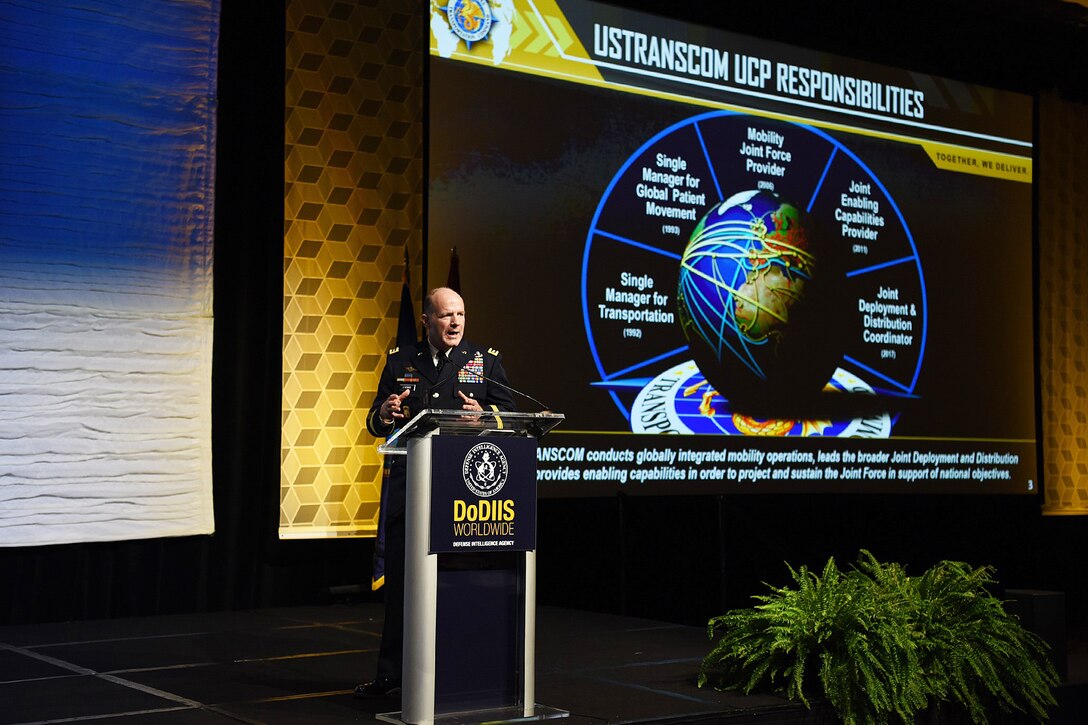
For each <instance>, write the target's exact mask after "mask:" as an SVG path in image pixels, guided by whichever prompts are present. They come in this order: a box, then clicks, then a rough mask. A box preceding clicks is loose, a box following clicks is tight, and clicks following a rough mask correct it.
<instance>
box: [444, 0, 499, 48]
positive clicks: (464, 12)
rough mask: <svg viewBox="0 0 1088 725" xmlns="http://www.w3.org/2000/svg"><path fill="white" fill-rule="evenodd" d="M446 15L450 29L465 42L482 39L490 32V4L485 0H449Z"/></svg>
mask: <svg viewBox="0 0 1088 725" xmlns="http://www.w3.org/2000/svg"><path fill="white" fill-rule="evenodd" d="M446 17H448V18H449V21H450V30H452V31H453V32H454V33H455V34H456V35H458V36H459V37H461V38H462V39H464V41H465V42H466V43H470V44H471V43H475V42H477V41H480V40H483V39H484V38H486V37H487V34H488V33H489V32H491V5H490V4H488V2H487V0H450V2H449V3H448V4H447V5H446Z"/></svg>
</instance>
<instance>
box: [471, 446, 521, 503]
mask: <svg viewBox="0 0 1088 725" xmlns="http://www.w3.org/2000/svg"><path fill="white" fill-rule="evenodd" d="M461 473H462V475H463V476H464V479H465V485H466V486H468V490H469V491H472V492H473V493H474V494H476V495H477V496H479V497H480V498H489V497H491V496H494V495H495V494H496V493H498V492H499V491H500V490H501V489H502V487H503V486H504V485H505V484H506V478H507V476H508V475H509V473H510V465H509V463H508V462H507V460H506V454H505V453H503V451H502V449H501V448H499V447H498V446H497V445H495V444H494V443H479V444H477V445H475V446H473V447H472V448H470V449H469V451H468V453H466V454H465V462H464V465H462V466H461Z"/></svg>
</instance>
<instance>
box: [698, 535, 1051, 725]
mask: <svg viewBox="0 0 1088 725" xmlns="http://www.w3.org/2000/svg"><path fill="white" fill-rule="evenodd" d="M787 566H788V565H787ZM789 571H790V574H791V576H792V578H793V582H794V585H795V586H793V587H792V588H791V587H781V588H777V587H769V588H770V590H771V591H770V593H769V594H763V595H757V596H756V597H754V599H755V600H756V601H757V602H758V603H757V604H756V605H755V606H753V607H751V608H748V609H736V610H732V611H730V612H727V613H725V614H723V615H721V616H719V617H715V618H713V619H711V620H710V623H709V625H708V634H709V636H710V637H711V638H712V639H713V638H715V637H717V641H716V643H715V645H714V647H713V648H712V650H711V651H710V653H709V654H707V656H706V657H705V658H704V660H703V663H702V667H701V669H700V672H699V686H700V687H702V686H705V685H708V684H713V685H714V686H716V687H719V688H721V689H735V690H741V691H743V692H752V691H753V690H756V689H772V690H777V691H781V692H784V693H785V695H786V696H787V697H789V698H790V699H794V700H800V701H801V702H804V703H805V704H806V705H808V704H809V701H808V697H809V696H810V695H811V694H813V693H818V694H822V696H824V697H826V698H827V700H828V701H829V702H830V703H831V705H832V706H833V707H834V708H835V710H836V711H837V712H838V714H839V716H840V717H841V718H842V720H843V721H844V722H845V723H848V724H850V723H866V724H868V723H888V722H893V721H894V722H904V723H906V722H913V721H914V717H915V714H916V713H918V712H921V711H923V710H925V709H926V708H927V707H930V706H931V705H937V704H939V703H957V704H959V705H960V706H962V707H963V708H964V710H965V711H966V712H967V713H968V714H969V715H970V717H971V719H972V721H973V722H976V723H987V722H988V721H989V714H990V713H992V712H993V711H994V709H995V708H997V709H999V710H1001V711H1003V712H1012V711H1018V712H1023V713H1027V714H1028V715H1030V716H1032V717H1034V718H1035V719H1036V720H1039V721H1043V720H1046V719H1047V717H1048V715H1047V707H1048V706H1050V705H1054V704H1055V700H1054V696H1053V693H1052V692H1051V688H1053V687H1054V686H1056V685H1057V683H1058V676H1057V673H1056V672H1055V670H1054V667H1053V665H1051V663H1050V661H1049V660H1048V659H1047V658H1046V649H1047V646H1046V644H1045V643H1044V642H1043V641H1042V640H1041V639H1039V638H1038V637H1037V636H1036V635H1034V634H1032V633H1031V632H1028V631H1027V630H1025V629H1024V628H1023V627H1022V626H1021V625H1020V623H1019V621H1018V620H1017V619H1016V618H1015V617H1013V616H1012V615H1010V614H1008V612H1007V611H1006V610H1005V608H1004V607H1003V606H1002V604H1001V601H1000V600H998V599H996V598H995V597H993V596H992V595H991V594H990V593H989V592H988V591H987V587H988V586H990V585H992V584H994V583H995V580H994V578H993V570H992V569H991V568H990V567H980V568H973V567H971V566H969V565H967V564H964V563H962V562H952V561H945V562H941V563H940V564H937V565H936V566H934V567H933V568H931V569H929V570H928V571H926V572H925V573H924V574H923V575H922V576H920V577H910V576H908V575H907V573H906V570H905V569H904V568H903V567H902V566H901V565H899V564H894V563H882V562H880V561H878V560H877V559H876V557H874V556H873V555H872V554H871V553H869V552H868V551H862V552H861V554H860V555H859V557H858V563H857V565H856V566H855V567H853V568H852V569H851V570H849V571H845V572H844V571H841V570H840V569H839V568H838V567H837V566H836V564H835V560H834V559H829V560H828V561H827V564H826V565H825V566H824V568H823V571H822V572H820V573H819V574H817V573H815V572H813V571H810V570H809V569H808V568H807V567H804V566H802V567H800V568H799V569H794V568H793V567H789Z"/></svg>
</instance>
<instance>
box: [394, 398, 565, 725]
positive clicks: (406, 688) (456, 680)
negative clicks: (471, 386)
mask: <svg viewBox="0 0 1088 725" xmlns="http://www.w3.org/2000/svg"><path fill="white" fill-rule="evenodd" d="M563 418H564V416H563V415H561V414H558V413H493V412H488V411H483V412H474V411H460V410H433V409H432V410H424V411H422V412H420V413H418V414H417V415H416V416H415V417H414V418H412V420H411V421H409V423H408V424H407V425H405V426H404V427H403V428H402V429H400V430H399V431H397V432H396V433H395V434H394V435H392V436H390V437H389V438H388V439H387V440H386V442H385V443H383V444H382V445H380V446H379V447H378V450H379V451H381V452H382V453H384V454H386V455H407V456H408V460H407V480H406V484H407V491H406V500H405V504H406V513H405V516H406V518H405V537H406V540H405V561H404V575H405V576H404V671H403V677H402V681H401V688H402V689H401V708H402V709H401V711H400V712H393V713H383V714H380V715H378V719H380V720H384V721H386V722H391V723H407V724H408V725H434V724H438V725H442V724H443V723H448V724H450V725H454V724H457V725H462V724H468V723H481V722H488V723H491V722H503V721H526V720H544V719H551V718H558V717H565V716H566V715H567V714H568V713H566V712H565V711H563V710H558V709H555V708H550V707H545V706H543V705H539V704H537V703H536V701H535V700H536V691H535V678H536V666H535V659H536V647H535V637H536V446H537V443H536V441H537V439H538V438H539V437H540V436H542V435H544V434H545V433H547V432H548V431H549V430H551V429H552V428H554V427H555V426H556V425H558V424H559V422H560V421H562V420H563Z"/></svg>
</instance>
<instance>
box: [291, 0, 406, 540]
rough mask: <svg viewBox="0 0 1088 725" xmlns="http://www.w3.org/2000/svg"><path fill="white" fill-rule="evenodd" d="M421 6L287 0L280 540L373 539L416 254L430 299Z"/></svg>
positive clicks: (400, 0) (375, 0) (388, 0)
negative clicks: (377, 428)
mask: <svg viewBox="0 0 1088 725" xmlns="http://www.w3.org/2000/svg"><path fill="white" fill-rule="evenodd" d="M422 12H423V7H422V4H421V3H417V2H412V1H411V0H380V1H379V0H369V1H366V0H362V1H352V2H336V1H334V0H288V2H287V38H286V43H287V67H286V69H285V70H286V75H285V119H284V139H285V148H284V182H285V183H284V267H283V275H284V278H283V280H284V284H283V289H284V299H283V395H282V407H283V415H282V428H281V430H282V434H281V435H282V438H281V466H280V529H279V530H280V537H281V538H318V537H331V536H373V535H374V533H375V531H376V528H377V514H378V498H379V493H380V485H381V468H382V460H381V456H380V455H379V454H378V452H377V450H376V449H375V445H376V441H375V440H374V439H373V438H372V437H371V436H370V435H369V434H368V433H367V432H366V412H367V410H368V409H369V407H370V403H371V400H372V399H373V396H374V391H375V389H376V388H377V383H378V376H379V374H380V373H381V366H382V364H383V362H384V354H385V351H386V350H387V349H388V348H389V347H390V346H391V344H392V341H393V340H394V339H395V337H396V330H397V316H398V313H399V309H400V297H401V288H402V278H403V277H402V275H403V271H404V254H405V251H407V252H408V255H409V259H410V265H411V279H412V281H413V282H414V285H413V289H412V296H413V300H415V302H414V306H415V309H416V310H417V312H418V310H419V307H420V300H421V299H422V292H421V289H420V288H421V284H422V241H421V229H422V226H421V225H422V216H421V215H422V208H423V199H422V161H421V159H422V120H421V119H422V110H421V109H422V72H423V71H422V69H423V65H422V64H423V59H424V55H423V42H422V37H423V36H422V33H423V26H422Z"/></svg>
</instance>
